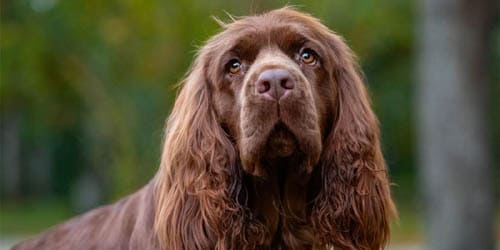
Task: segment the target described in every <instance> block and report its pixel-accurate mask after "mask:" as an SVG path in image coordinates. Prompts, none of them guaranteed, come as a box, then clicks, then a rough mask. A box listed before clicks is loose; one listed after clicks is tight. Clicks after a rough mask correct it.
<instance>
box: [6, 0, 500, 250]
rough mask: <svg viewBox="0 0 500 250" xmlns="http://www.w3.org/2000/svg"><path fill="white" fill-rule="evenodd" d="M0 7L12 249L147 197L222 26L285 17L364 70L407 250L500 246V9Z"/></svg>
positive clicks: (24, 2)
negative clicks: (333, 34)
mask: <svg viewBox="0 0 500 250" xmlns="http://www.w3.org/2000/svg"><path fill="white" fill-rule="evenodd" d="M0 4H1V26H0V28H1V30H0V32H1V33H0V39H1V42H0V77H1V78H0V79H1V81H0V97H1V102H0V115H1V123H0V124H1V131H0V132H1V133H0V135H1V154H0V157H1V158H0V174H1V175H0V187H1V189H0V247H4V248H5V247H6V246H8V245H9V244H11V242H12V241H15V240H18V239H20V238H24V237H27V236H29V235H33V234H36V233H38V232H40V231H41V230H42V229H44V228H47V227H49V226H51V225H53V224H55V223H58V222H61V221H63V220H65V219H67V218H69V217H71V216H74V215H75V214H77V213H81V212H84V211H87V210H89V209H91V208H93V207H96V206H98V205H101V204H105V203H109V202H113V201H115V200H117V199H118V198H120V197H122V196H124V195H125V194H128V193H130V192H133V191H134V190H136V189H137V188H139V187H140V186H142V185H144V184H145V183H147V182H148V180H149V179H150V178H151V177H152V176H153V175H154V173H155V171H156V170H157V167H158V164H159V159H160V148H161V142H162V135H163V126H164V122H165V118H166V117H167V116H168V114H169V111H170V109H171V105H172V103H173V101H174V98H175V94H176V90H175V88H174V86H175V84H176V83H177V82H178V81H179V80H180V79H181V78H182V76H183V74H184V73H185V72H186V71H187V69H188V67H189V65H190V63H191V62H192V60H193V56H194V54H195V52H196V48H197V47H198V46H200V45H202V44H203V41H205V40H206V39H208V38H209V37H210V36H212V35H214V34H215V33H216V32H217V31H218V30H219V27H218V26H217V24H216V22H214V21H213V20H212V19H211V16H217V17H219V18H221V19H222V20H228V19H229V18H227V16H226V12H228V13H231V14H232V15H235V16H243V15H249V14H254V13H260V12H262V11H265V10H270V9H273V8H278V7H282V6H284V5H285V4H291V5H295V6H297V8H298V9H300V10H303V11H306V12H309V13H311V14H313V15H314V16H316V17H318V18H320V19H321V20H322V21H323V22H324V23H325V24H327V25H328V26H329V27H330V28H332V29H333V30H335V31H337V32H338V33H339V34H341V35H342V36H344V37H345V39H346V41H347V43H348V44H349V46H351V48H352V49H353V50H354V51H355V52H356V53H357V55H358V57H359V60H360V64H361V66H362V68H363V71H364V73H365V76H366V79H367V85H368V87H369V90H370V92H371V95H372V98H373V105H374V109H375V112H376V113H377V115H378V117H379V119H380V122H381V128H382V138H383V139H382V140H383V150H384V154H385V157H386V159H387V163H388V166H389V169H390V175H391V179H392V181H393V183H394V185H393V194H394V198H395V199H396V201H397V206H398V209H399V212H400V221H399V223H394V225H393V237H392V244H391V245H392V248H393V249H440V250H441V249H450V250H451V249H494V244H495V241H496V242H498V241H499V240H500V233H499V226H500V209H499V206H498V199H497V198H498V194H499V192H498V191H499V190H500V183H499V179H500V178H499V169H500V167H499V166H500V84H499V82H500V73H499V71H500V70H499V69H500V24H499V18H498V12H499V11H498V10H499V3H498V2H495V1H488V0H478V1H466V0H457V1H453V0H413V1H408V0H380V1H368V0H366V1H365V0H363V1H350V0H333V1H332V0H318V1H305V0H304V1H258V0H254V1H247V2H242V1H229V0H212V1H202V0H184V1H158V0H151V1H142V0H120V1H118V0H109V1H96V0H86V1H62V0H16V1H8V0H1V1H0ZM470 246H474V247H470ZM497 247H499V245H498V243H497ZM499 249H500V248H499Z"/></svg>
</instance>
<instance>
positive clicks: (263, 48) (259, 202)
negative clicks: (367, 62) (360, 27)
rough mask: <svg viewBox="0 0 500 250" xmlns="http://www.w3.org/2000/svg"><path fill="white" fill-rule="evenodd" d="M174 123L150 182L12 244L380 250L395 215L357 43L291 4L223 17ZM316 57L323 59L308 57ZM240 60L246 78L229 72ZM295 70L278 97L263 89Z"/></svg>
mask: <svg viewBox="0 0 500 250" xmlns="http://www.w3.org/2000/svg"><path fill="white" fill-rule="evenodd" d="M223 26H224V30H223V31H222V32H221V33H219V34H218V35H216V36H214V37H213V38H212V39H210V40H209V41H208V42H207V43H206V45H205V46H204V47H203V48H202V49H201V50H200V51H199V54H198V56H197V58H196V60H195V62H194V64H193V66H192V69H191V71H190V72H189V74H188V76H187V77H186V79H185V80H184V81H183V82H182V89H181V91H180V93H179V95H178V97H177V100H176V102H175V105H174V108H173V110H172V113H171V115H170V117H169V119H168V121H167V126H166V137H165V144H164V149H163V154H162V161H161V166H160V169H159V171H158V173H157V175H156V177H155V179H153V181H152V182H151V183H150V184H149V185H148V186H146V187H145V188H144V189H143V190H141V191H139V192H138V193H136V194H133V195H131V196H130V197H129V198H125V199H124V200H122V201H120V202H119V203H117V204H115V205H112V206H108V207H104V208H99V209H97V210H94V211H92V212H90V213H88V214H86V215H83V216H81V217H78V218H76V219H73V220H71V221H69V222H66V223H65V224H62V225H60V226H57V227H55V228H54V229H51V230H50V231H48V232H47V233H45V234H43V235H42V236H40V237H39V238H36V239H33V240H31V241H27V242H25V243H22V244H21V245H18V246H17V247H15V249H156V248H163V249H328V248H330V247H332V246H334V247H335V248H336V249H382V248H383V247H384V246H385V245H386V244H387V243H388V241H389V220H390V218H391V216H392V215H395V207H394V205H393V202H392V200H391V196H390V188H389V180H388V176H387V172H386V167H385V163H384V159H383V156H382V152H381V149H380V140H379V136H380V135H379V129H378V123H377V119H376V117H375V115H374V113H373V111H372V110H371V108H370V101H369V98H368V95H367V92H366V89H365V87H364V84H363V82H362V79H361V77H360V73H359V69H358V67H357V65H356V63H355V59H354V56H353V54H352V52H351V50H350V49H349V48H348V47H347V46H346V45H345V43H344V42H343V40H342V38H340V37H339V36H338V35H336V34H335V33H333V32H332V31H330V30H329V29H328V28H326V27H325V26H324V25H322V24H321V23H320V22H319V21H318V20H317V19H314V18H313V17H311V16H309V15H306V14H302V13H300V12H297V11H295V10H292V9H290V8H283V9H279V10H275V11H271V12H268V13H265V14H262V15H259V16H251V17H246V18H242V19H240V20H237V21H234V22H233V23H230V24H223ZM304 47H307V48H310V49H312V50H314V51H315V52H316V53H317V56H318V61H317V63H316V64H315V65H305V64H304V63H302V62H301V61H300V56H299V51H300V50H301V49H302V48H304ZM232 58H238V59H240V61H241V62H242V66H241V70H240V72H238V73H237V74H234V75H232V74H229V73H228V72H227V70H226V68H225V65H226V64H227V62H228V61H229V60H230V59H232ZM275 68H280V69H286V70H288V72H290V76H291V79H292V80H293V81H294V83H295V87H294V88H293V90H291V91H290V93H289V94H288V95H287V96H284V97H283V98H281V99H280V100H279V102H278V101H275V100H270V99H266V98H262V96H261V95H259V94H257V92H256V91H255V88H256V87H255V84H256V81H257V78H258V76H259V75H260V73H261V72H263V71H264V70H268V69H275Z"/></svg>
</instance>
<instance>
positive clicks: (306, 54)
mask: <svg viewBox="0 0 500 250" xmlns="http://www.w3.org/2000/svg"><path fill="white" fill-rule="evenodd" d="M300 60H301V61H302V62H303V63H305V64H308V65H314V64H315V63H316V55H315V54H314V51H312V50H310V49H305V50H303V51H302V53H301V54H300Z"/></svg>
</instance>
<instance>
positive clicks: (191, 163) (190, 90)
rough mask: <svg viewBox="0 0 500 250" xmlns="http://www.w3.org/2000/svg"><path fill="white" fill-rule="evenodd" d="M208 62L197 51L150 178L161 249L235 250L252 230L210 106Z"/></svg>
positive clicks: (237, 174) (233, 162)
mask: <svg viewBox="0 0 500 250" xmlns="http://www.w3.org/2000/svg"><path fill="white" fill-rule="evenodd" d="M208 62H209V61H208V60H207V58H206V55H205V53H203V51H202V52H201V53H200V55H199V56H198V58H197V60H196V61H195V63H194V65H193V68H192V71H191V73H190V74H189V75H188V77H187V78H186V79H185V80H184V82H183V86H182V89H181V91H180V93H179V95H178V97H177V100H176V102H175V105H174V108H173V110H172V113H171V114H170V116H169V119H168V121H167V128H166V138H165V143H164V148H163V154H162V159H161V167H160V170H159V172H158V174H157V176H156V177H155V178H156V191H155V192H156V193H155V194H156V214H155V232H156V234H157V237H158V241H159V243H160V245H161V247H163V248H164V249H232V248H237V246H238V245H241V244H243V243H244V242H245V241H246V236H247V235H248V234H250V233H251V232H249V231H252V228H251V227H250V226H248V225H251V224H250V223H248V221H245V218H246V213H247V211H246V210H245V208H244V207H245V206H244V204H239V202H238V197H239V196H240V195H241V193H242V192H245V191H244V190H243V188H242V183H241V182H242V179H243V178H242V171H241V167H240V166H239V165H238V162H239V160H238V153H237V150H236V148H235V146H234V145H233V143H232V142H231V141H230V140H229V139H228V137H227V135H226V134H225V132H224V130H223V129H222V128H221V127H220V125H219V123H218V121H217V118H216V115H215V111H214V109H213V108H212V100H211V94H210V91H211V88H210V84H209V83H208V81H207V79H206V72H205V70H206V65H203V63H207V64H208ZM245 225H247V226H245ZM245 230H246V233H245V232H244V231H245ZM258 231H259V230H256V232H258Z"/></svg>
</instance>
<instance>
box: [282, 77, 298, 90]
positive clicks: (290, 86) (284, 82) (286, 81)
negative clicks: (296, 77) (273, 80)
mask: <svg viewBox="0 0 500 250" xmlns="http://www.w3.org/2000/svg"><path fill="white" fill-rule="evenodd" d="M280 85H281V87H282V88H284V89H293V88H294V87H295V86H294V84H293V81H290V80H289V79H288V78H284V79H281V81H280Z"/></svg>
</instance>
